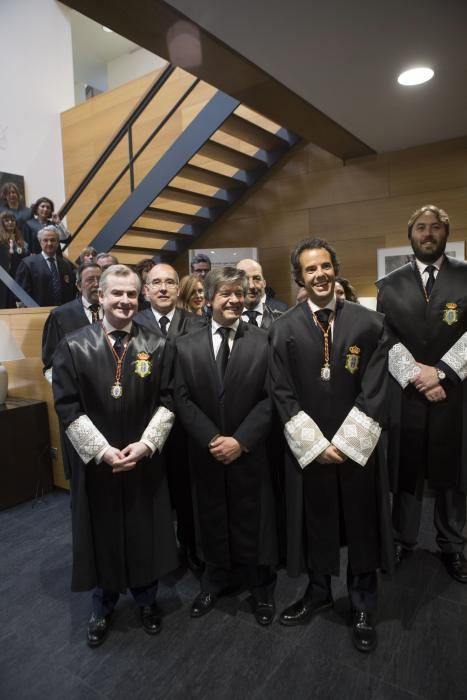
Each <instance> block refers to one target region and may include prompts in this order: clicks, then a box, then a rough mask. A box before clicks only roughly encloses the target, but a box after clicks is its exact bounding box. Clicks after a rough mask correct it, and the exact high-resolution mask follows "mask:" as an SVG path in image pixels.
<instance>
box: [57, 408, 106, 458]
mask: <svg viewBox="0 0 467 700" xmlns="http://www.w3.org/2000/svg"><path fill="white" fill-rule="evenodd" d="M65 432H66V434H67V437H68V439H69V440H70V442H71V444H72V445H73V447H74V448H75V450H76V452H77V453H78V455H79V456H80V458H81V459H82V460H83V462H84V463H85V464H88V462H90V461H91V460H92V459H94V458H95V457H97V455H98V454H99V453H101V452H102V451H103V450H104V451H105V449H107V447H109V443H108V442H107V440H106V439H105V437H104V436H103V435H102V433H101V432H100V431H99V430H98V429H97V428H96V426H95V425H94V423H93V422H92V421H91V420H90V419H89V418H88V416H84V415H83V416H80V417H79V418H77V419H76V420H74V421H73V423H70V425H69V426H68V428H67V429H66V431H65Z"/></svg>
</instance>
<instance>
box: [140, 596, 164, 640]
mask: <svg viewBox="0 0 467 700" xmlns="http://www.w3.org/2000/svg"><path fill="white" fill-rule="evenodd" d="M140 615H141V623H142V625H143V629H144V631H145V632H147V633H148V634H159V632H160V631H161V624H162V615H161V611H160V610H159V608H158V606H157V603H153V605H144V606H143V607H141V608H140Z"/></svg>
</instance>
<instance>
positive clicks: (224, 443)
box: [208, 435, 243, 464]
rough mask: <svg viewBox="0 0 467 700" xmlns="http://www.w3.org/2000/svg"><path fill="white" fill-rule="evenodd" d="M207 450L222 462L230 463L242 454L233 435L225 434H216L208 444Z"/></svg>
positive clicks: (240, 447)
mask: <svg viewBox="0 0 467 700" xmlns="http://www.w3.org/2000/svg"><path fill="white" fill-rule="evenodd" d="M208 447H209V452H210V453H211V455H212V456H213V457H214V459H217V461H218V462H221V463H222V464H230V463H231V462H234V461H235V460H236V459H238V457H240V455H241V454H242V451H243V450H242V446H241V445H240V443H239V442H238V440H236V439H235V438H233V437H226V436H225V435H216V437H214V438H213V439H212V440H211V442H210V443H209V445H208Z"/></svg>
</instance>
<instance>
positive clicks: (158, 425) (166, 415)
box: [141, 406, 175, 454]
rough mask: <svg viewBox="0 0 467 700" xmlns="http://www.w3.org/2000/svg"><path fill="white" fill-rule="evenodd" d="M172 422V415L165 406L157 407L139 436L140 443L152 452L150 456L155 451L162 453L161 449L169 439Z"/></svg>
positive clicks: (173, 415)
mask: <svg viewBox="0 0 467 700" xmlns="http://www.w3.org/2000/svg"><path fill="white" fill-rule="evenodd" d="M174 420H175V414H174V413H172V412H171V411H169V409H168V408H165V406H159V408H158V409H157V411H156V412H155V414H154V415H153V417H152V418H151V420H150V421H149V424H148V426H147V428H146V430H145V431H144V433H143V434H142V436H141V442H144V444H145V445H147V446H148V447H149V449H150V450H152V454H154V452H155V451H156V450H159V452H162V448H163V447H164V444H165V441H166V440H167V438H168V437H169V433H170V431H171V429H172V426H173V424H174Z"/></svg>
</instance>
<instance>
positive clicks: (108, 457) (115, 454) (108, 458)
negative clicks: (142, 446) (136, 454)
mask: <svg viewBox="0 0 467 700" xmlns="http://www.w3.org/2000/svg"><path fill="white" fill-rule="evenodd" d="M121 459H123V454H122V453H121V452H120V450H117V448H116V447H108V448H107V449H106V451H105V452H104V456H103V457H102V461H103V462H106V463H107V464H109V465H110V466H111V467H113V466H114V464H116V463H117V462H119V461H120V460H121Z"/></svg>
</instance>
